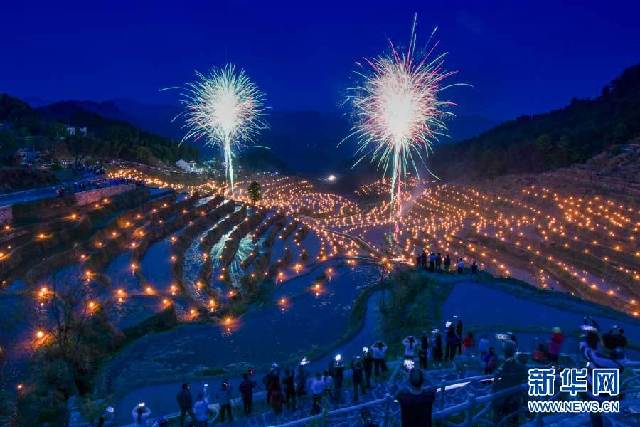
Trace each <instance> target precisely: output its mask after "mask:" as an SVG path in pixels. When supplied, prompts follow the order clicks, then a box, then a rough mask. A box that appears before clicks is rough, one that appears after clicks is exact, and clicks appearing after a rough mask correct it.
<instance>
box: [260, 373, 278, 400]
mask: <svg viewBox="0 0 640 427" xmlns="http://www.w3.org/2000/svg"><path fill="white" fill-rule="evenodd" d="M262 382H263V383H264V388H265V389H266V390H267V404H269V405H270V404H271V393H272V392H273V391H274V390H275V388H276V385H280V371H279V367H278V364H277V363H274V364H272V365H271V370H270V371H269V373H267V375H265V376H264V378H263V379H262Z"/></svg>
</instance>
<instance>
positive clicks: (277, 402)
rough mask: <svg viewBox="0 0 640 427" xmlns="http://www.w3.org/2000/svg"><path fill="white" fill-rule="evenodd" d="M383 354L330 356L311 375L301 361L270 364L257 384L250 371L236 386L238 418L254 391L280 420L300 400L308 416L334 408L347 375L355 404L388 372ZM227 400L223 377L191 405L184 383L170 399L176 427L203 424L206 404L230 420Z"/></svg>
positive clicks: (380, 347)
mask: <svg viewBox="0 0 640 427" xmlns="http://www.w3.org/2000/svg"><path fill="white" fill-rule="evenodd" d="M387 350H388V347H387V345H386V344H385V343H384V342H382V341H377V342H375V343H374V344H373V345H371V346H369V347H364V348H363V349H362V353H361V354H358V355H356V356H355V357H354V358H353V359H352V360H351V361H349V362H346V361H345V360H343V358H342V355H340V354H338V355H336V356H335V357H334V358H333V359H332V360H331V362H330V363H329V364H328V366H327V367H326V369H324V370H322V371H318V372H315V373H313V374H312V373H311V372H309V370H308V368H307V367H308V365H309V364H308V361H307V360H306V359H303V360H302V362H300V363H299V364H298V365H297V367H295V368H284V369H282V368H281V367H280V366H279V365H278V364H277V363H274V364H273V365H272V366H271V369H270V370H269V372H267V373H266V375H264V376H263V377H262V379H261V381H260V383H261V385H260V386H259V384H258V383H259V381H258V380H257V379H256V375H255V371H254V370H253V369H249V370H247V372H245V373H244V374H243V376H242V381H241V382H240V384H239V385H238V387H237V391H238V395H239V397H240V399H241V401H242V408H243V411H242V412H243V415H245V416H251V415H252V413H253V398H254V394H255V392H256V391H257V390H258V389H262V390H264V392H265V402H266V404H267V405H268V406H269V407H270V408H271V410H272V411H273V414H274V415H275V416H280V415H281V414H283V412H284V411H285V410H286V411H289V412H294V411H298V410H301V408H300V406H301V405H300V404H301V403H303V402H310V407H311V408H310V415H315V414H319V413H320V412H321V411H322V408H323V407H324V406H326V405H327V404H328V405H333V406H337V405H340V404H343V403H348V402H345V395H346V393H344V383H345V376H346V375H345V374H346V373H347V371H349V374H350V375H349V376H350V378H351V388H352V389H351V391H352V393H351V402H353V403H357V402H359V401H360V399H361V398H362V397H363V396H365V395H367V394H368V393H370V391H371V390H372V389H373V387H374V386H375V384H376V383H379V382H381V381H383V377H384V376H385V373H386V372H387V371H388V368H387V363H386V356H387ZM233 398H234V393H233V392H232V386H231V384H230V381H229V379H224V380H223V381H222V383H221V386H220V389H219V390H218V392H217V393H215V395H214V396H213V399H211V398H210V396H208V392H207V391H202V392H200V393H198V395H197V399H196V401H195V402H194V401H193V397H192V394H191V389H190V386H189V384H183V385H182V388H181V390H180V391H179V392H178V394H177V396H176V400H177V403H178V407H179V409H180V425H181V426H185V425H187V424H185V422H186V420H187V418H190V423H191V424H189V425H195V426H196V427H200V426H206V425H207V424H206V422H207V420H208V417H209V413H208V412H207V411H208V407H209V406H208V404H209V402H210V401H211V402H214V401H215V402H217V403H218V404H219V407H220V409H219V420H220V421H221V422H225V421H228V422H231V421H233V418H234V414H233V410H232V406H231V401H232V399H233ZM203 402H204V403H203ZM205 408H207V409H205ZM160 425H161V424H160Z"/></svg>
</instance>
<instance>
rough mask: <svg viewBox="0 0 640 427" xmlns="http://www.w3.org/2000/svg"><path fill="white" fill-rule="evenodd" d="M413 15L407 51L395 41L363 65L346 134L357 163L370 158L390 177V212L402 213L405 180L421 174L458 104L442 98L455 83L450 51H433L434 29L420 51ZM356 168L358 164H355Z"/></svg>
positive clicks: (350, 97) (353, 91) (350, 93)
mask: <svg viewBox="0 0 640 427" xmlns="http://www.w3.org/2000/svg"><path fill="white" fill-rule="evenodd" d="M416 22H417V16H416V17H414V21H413V26H412V28H411V40H410V42H409V46H408V47H407V49H406V51H401V50H399V49H398V48H396V46H395V45H394V44H393V43H392V42H391V41H390V42H389V44H390V52H389V53H388V54H387V55H382V56H379V57H377V58H375V59H367V60H365V62H364V64H358V65H359V66H360V69H359V70H358V71H356V75H357V76H358V80H360V83H359V84H358V85H357V86H355V87H353V88H350V89H349V91H348V97H347V101H349V102H350V103H351V105H352V106H353V110H354V115H355V124H354V126H353V129H352V132H351V134H350V135H349V136H348V137H347V138H345V139H349V138H356V139H357V141H358V149H357V151H356V154H357V157H358V159H357V161H356V164H358V163H359V162H360V161H362V160H363V159H365V158H370V159H371V161H372V162H373V163H376V164H377V165H378V167H380V168H382V169H383V171H384V174H385V175H387V174H389V175H390V176H391V216H392V218H393V217H394V216H396V217H398V216H399V215H400V214H401V212H400V188H401V182H402V180H403V179H405V178H406V175H407V173H408V172H409V170H414V171H415V173H416V174H417V175H418V167H417V164H416V161H418V160H419V161H422V160H423V158H424V157H426V156H427V155H428V154H429V152H430V151H431V150H432V146H433V144H434V143H435V142H436V141H437V140H438V138H439V137H441V136H443V135H446V133H447V126H446V124H445V118H446V117H447V116H450V115H453V113H451V112H450V111H449V107H451V106H453V105H454V104H453V103H452V102H450V101H445V100H442V99H441V98H440V95H441V92H442V91H443V90H445V89H447V88H449V87H451V86H454V85H443V81H444V80H445V79H447V78H448V77H450V76H451V75H453V74H455V72H453V71H447V70H445V68H444V58H445V56H446V53H441V54H434V50H435V48H436V47H437V43H434V42H432V40H433V36H434V34H435V32H436V29H434V31H433V33H432V34H431V37H430V38H429V41H428V42H427V47H426V49H425V53H424V54H419V53H418V52H416ZM354 166H355V165H354Z"/></svg>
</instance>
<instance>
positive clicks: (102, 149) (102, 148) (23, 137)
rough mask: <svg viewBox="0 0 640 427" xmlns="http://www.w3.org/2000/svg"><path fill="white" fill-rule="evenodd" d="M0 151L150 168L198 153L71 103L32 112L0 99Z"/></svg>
mask: <svg viewBox="0 0 640 427" xmlns="http://www.w3.org/2000/svg"><path fill="white" fill-rule="evenodd" d="M0 124H2V125H0V152H1V154H2V155H4V156H6V155H7V153H9V152H11V151H15V149H17V148H20V147H22V146H25V147H33V148H36V149H51V150H52V151H56V152H65V151H66V152H68V153H70V154H71V155H73V156H74V157H76V158H78V157H93V158H104V159H123V160H130V161H137V162H141V163H147V164H154V163H157V161H161V162H165V163H174V162H175V161H177V160H179V159H185V160H196V159H197V158H198V150H197V149H196V148H194V147H192V146H189V145H186V144H178V143H177V142H175V141H173V140H171V139H168V138H164V137H161V136H158V135H155V134H152V133H149V132H145V131H143V130H140V129H138V128H137V127H135V126H133V125H131V124H129V123H126V122H123V121H118V120H112V119H107V118H104V117H102V116H100V115H98V114H95V113H92V112H89V111H85V110H83V109H82V108H81V107H80V106H78V104H76V103H73V102H59V103H55V104H51V105H48V106H46V107H43V108H39V109H33V108H31V107H30V106H29V105H28V104H26V103H25V102H23V101H21V100H19V99H17V98H14V97H11V96H9V95H6V94H1V95H0ZM67 125H68V126H74V127H76V128H79V127H86V128H87V134H86V135H82V134H80V132H79V131H77V130H76V135H69V134H68V132H67V131H66V126H67Z"/></svg>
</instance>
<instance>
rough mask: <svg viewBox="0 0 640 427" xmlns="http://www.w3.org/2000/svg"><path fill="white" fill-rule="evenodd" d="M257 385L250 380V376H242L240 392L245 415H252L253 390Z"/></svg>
mask: <svg viewBox="0 0 640 427" xmlns="http://www.w3.org/2000/svg"><path fill="white" fill-rule="evenodd" d="M255 386H256V383H255V382H254V381H252V380H251V379H250V378H249V374H242V382H241V383H240V386H239V390H240V395H241V396H242V404H243V406H244V414H245V415H251V411H252V409H253V389H254V388H255Z"/></svg>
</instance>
